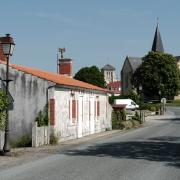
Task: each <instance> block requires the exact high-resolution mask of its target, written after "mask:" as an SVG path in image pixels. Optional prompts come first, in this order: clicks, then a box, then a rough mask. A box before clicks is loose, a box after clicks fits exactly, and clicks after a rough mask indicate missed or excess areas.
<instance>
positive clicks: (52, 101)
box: [49, 99, 55, 126]
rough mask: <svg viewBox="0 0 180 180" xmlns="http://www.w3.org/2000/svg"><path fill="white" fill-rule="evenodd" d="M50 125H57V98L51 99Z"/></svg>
mask: <svg viewBox="0 0 180 180" xmlns="http://www.w3.org/2000/svg"><path fill="white" fill-rule="evenodd" d="M49 110H50V125H51V126H54V125H55V99H50V108H49Z"/></svg>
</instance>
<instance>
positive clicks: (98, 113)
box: [97, 101, 100, 116]
mask: <svg viewBox="0 0 180 180" xmlns="http://www.w3.org/2000/svg"><path fill="white" fill-rule="evenodd" d="M97 116H100V103H99V101H97Z"/></svg>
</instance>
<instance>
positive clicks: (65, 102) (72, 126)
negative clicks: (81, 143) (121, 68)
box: [54, 88, 112, 141]
mask: <svg viewBox="0 0 180 180" xmlns="http://www.w3.org/2000/svg"><path fill="white" fill-rule="evenodd" d="M71 92H72V91H71V90H69V89H62V88H59V89H58V88H56V91H55V96H54V97H55V104H56V105H55V110H56V124H55V126H54V128H55V132H56V133H57V134H58V136H59V138H60V141H64V140H68V139H74V138H78V134H79V133H78V132H79V131H78V125H79V124H81V123H80V120H81V116H80V112H82V136H86V135H89V134H91V132H92V127H91V125H92V124H93V125H94V133H97V132H101V131H105V130H106V129H108V128H109V129H111V111H112V108H111V106H110V105H109V103H108V97H107V96H106V95H105V94H104V95H103V94H94V93H90V92H86V91H83V92H82V91H79V90H73V96H72V94H71ZM97 96H98V98H99V102H100V116H99V117H97V116H96V117H95V115H94V101H95V100H97ZM72 99H75V100H78V102H79V103H80V102H81V103H82V111H81V110H80V109H78V108H80V107H81V106H80V104H79V105H78V107H77V109H76V111H77V118H76V120H75V123H73V121H72V114H71V109H72V103H71V101H72ZM89 101H91V102H92V104H91V110H93V111H91V115H90V114H89V113H90V111H89ZM69 105H70V107H69ZM69 109H70V113H69ZM109 114H110V115H109Z"/></svg>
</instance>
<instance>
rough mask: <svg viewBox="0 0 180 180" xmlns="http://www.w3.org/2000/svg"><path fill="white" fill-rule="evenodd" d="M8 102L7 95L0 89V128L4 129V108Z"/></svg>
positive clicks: (5, 108)
mask: <svg viewBox="0 0 180 180" xmlns="http://www.w3.org/2000/svg"><path fill="white" fill-rule="evenodd" d="M8 105H9V102H8V98H7V95H6V94H5V93H4V92H3V91H2V90H0V129H4V127H5V120H6V110H7V108H8Z"/></svg>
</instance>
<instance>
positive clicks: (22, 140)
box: [11, 135, 32, 148]
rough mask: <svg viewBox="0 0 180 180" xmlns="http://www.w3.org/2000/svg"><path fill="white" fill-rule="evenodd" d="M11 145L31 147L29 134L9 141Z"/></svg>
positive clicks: (14, 146)
mask: <svg viewBox="0 0 180 180" xmlns="http://www.w3.org/2000/svg"><path fill="white" fill-rule="evenodd" d="M11 146H12V147H13V148H16V147H31V146H32V139H31V138H30V136H29V135H24V136H22V137H21V138H20V139H18V140H17V141H15V142H13V143H11Z"/></svg>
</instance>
